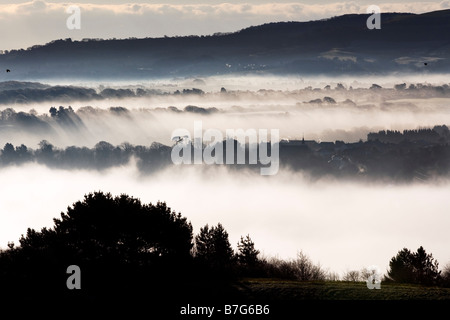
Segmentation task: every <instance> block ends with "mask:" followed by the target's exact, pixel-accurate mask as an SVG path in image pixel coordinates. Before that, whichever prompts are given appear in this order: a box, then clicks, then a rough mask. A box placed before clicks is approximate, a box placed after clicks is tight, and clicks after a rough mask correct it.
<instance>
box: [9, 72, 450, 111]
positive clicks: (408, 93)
mask: <svg viewBox="0 0 450 320" xmlns="http://www.w3.org/2000/svg"><path fill="white" fill-rule="evenodd" d="M196 80H197V81H196ZM196 80H194V81H193V85H197V84H199V83H200V84H205V82H204V81H203V80H200V79H196ZM218 89H219V88H218ZM313 91H314V92H323V93H324V94H330V93H335V94H340V95H341V94H343V93H346V92H347V93H353V94H356V93H360V94H364V93H367V94H371V95H374V94H379V95H380V96H382V97H385V96H387V97H389V98H393V97H397V98H399V99H401V98H406V97H408V98H412V97H418V98H421V97H427V98H431V97H448V96H449V95H450V86H449V85H448V84H442V85H433V84H422V83H411V84H409V85H407V84H406V83H402V84H396V85H394V88H383V87H382V86H380V85H378V84H375V83H374V84H372V85H371V87H370V88H368V89H365V88H352V86H349V87H347V86H345V85H343V84H342V83H338V84H337V85H336V86H335V87H334V88H332V87H331V86H330V85H326V86H324V87H323V88H313V87H311V86H308V87H305V88H303V89H300V88H299V89H298V90H292V91H286V92H280V91H278V90H270V89H261V90H258V91H247V92H243V91H227V90H226V89H225V88H224V87H222V88H220V91H219V90H218V91H212V92H205V91H203V90H202V89H200V88H195V87H194V88H183V89H181V88H180V89H176V90H174V91H163V90H160V89H153V88H145V87H137V88H109V87H105V86H103V85H102V86H100V87H99V88H98V89H94V88H89V87H81V86H72V85H69V86H64V85H57V86H51V85H47V84H42V83H39V82H21V81H5V82H0V104H27V103H35V102H36V103H37V102H52V101H55V102H58V103H63V102H66V103H72V102H73V101H93V102H95V101H102V100H108V99H124V98H142V97H153V96H183V95H198V96H203V95H205V96H208V95H217V94H219V93H220V94H221V95H224V96H229V97H236V96H239V95H242V96H245V97H246V98H252V97H253V98H258V97H261V95H264V96H270V95H276V94H277V95H284V96H286V97H289V96H293V95H301V94H302V93H305V94H310V93H311V92H313ZM304 103H306V104H324V105H336V104H337V101H336V98H333V97H330V96H324V98H323V99H320V98H315V99H313V100H310V101H305V102H304ZM342 104H344V105H356V104H355V103H354V102H353V101H351V100H350V99H347V100H345V101H343V102H342ZM386 106H388V107H392V104H390V103H386Z"/></svg>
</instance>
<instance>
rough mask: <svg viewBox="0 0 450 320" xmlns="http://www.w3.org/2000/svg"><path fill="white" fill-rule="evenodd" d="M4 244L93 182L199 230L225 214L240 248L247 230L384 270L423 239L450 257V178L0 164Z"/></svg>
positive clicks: (322, 257)
mask: <svg viewBox="0 0 450 320" xmlns="http://www.w3.org/2000/svg"><path fill="white" fill-rule="evenodd" d="M0 178H1V179H2V181H3V184H2V185H3V187H2V199H3V200H2V201H1V202H0V246H1V247H3V248H4V247H6V244H7V242H8V241H15V242H16V243H17V241H18V238H19V237H20V235H21V234H25V233H26V229H27V228H28V227H31V228H36V229H40V228H42V227H44V226H49V227H50V226H52V225H53V221H52V219H53V218H54V217H59V214H60V212H61V211H66V208H67V206H69V205H71V204H72V203H74V202H75V201H77V200H81V199H82V198H83V196H84V194H86V193H89V192H93V191H98V190H101V191H104V192H111V193H112V194H113V195H119V194H121V193H125V194H128V195H132V196H135V197H138V198H140V199H141V200H142V201H143V202H146V203H148V202H152V203H156V202H157V201H158V200H162V201H165V202H166V203H167V204H168V205H169V206H170V207H171V208H172V209H174V210H175V211H177V212H181V213H182V215H183V216H185V217H187V218H188V220H190V221H191V222H192V224H193V227H194V233H198V231H199V229H200V227H203V226H204V225H205V224H209V225H215V224H217V223H218V222H221V223H222V224H223V225H224V227H225V228H226V229H227V231H228V232H229V235H230V242H231V244H232V245H233V247H234V248H236V244H237V242H238V241H239V238H240V236H241V235H246V234H250V236H251V237H252V239H253V240H254V241H255V244H256V247H257V249H259V250H261V253H262V255H263V256H266V257H273V256H277V257H280V258H294V257H295V255H296V253H297V251H299V250H303V251H304V252H306V253H307V254H308V255H310V257H311V258H312V259H313V260H314V261H317V262H320V263H321V265H322V266H323V267H325V268H328V269H329V270H330V271H336V272H339V273H341V274H342V273H343V272H345V271H346V270H349V269H357V268H360V267H364V266H369V265H378V266H379V267H380V269H381V270H382V271H383V270H386V268H387V266H388V263H389V260H390V258H391V257H392V256H394V255H395V254H396V253H397V251H398V250H400V249H402V248H403V247H407V248H417V247H419V246H420V245H422V246H424V247H425V248H426V249H427V251H430V252H432V253H433V256H434V257H435V258H436V259H437V260H438V261H439V262H440V263H441V265H444V264H445V263H447V262H448V261H449V260H450V255H449V253H448V250H447V249H448V248H447V245H446V244H447V243H448V242H449V241H450V234H449V233H448V230H447V226H448V225H449V223H450V217H449V215H448V212H447V208H448V207H449V206H450V200H449V198H448V193H449V191H450V183H441V184H438V185H432V184H426V185H425V184H411V185H389V184H371V185H368V184H360V183H350V182H343V181H338V180H334V181H332V180H328V179H322V180H320V181H316V182H311V181H310V180H308V179H305V178H304V177H303V176H302V175H301V173H298V172H297V173H295V172H287V171H284V172H281V173H279V174H278V175H275V176H269V177H267V176H265V177H263V176H259V175H255V174H251V173H246V172H245V171H240V172H236V171H230V170H228V169H227V168H226V167H217V166H213V167H207V168H205V167H198V166H194V165H191V166H178V167H173V168H170V169H167V170H165V171H161V172H159V173H158V174H156V175H153V176H147V177H145V176H142V175H141V174H140V173H139V171H138V170H137V168H136V166H135V164H133V163H131V164H129V165H127V166H123V167H116V168H113V169H111V170H108V171H106V172H101V173H100V172H98V171H88V170H72V171H68V170H55V169H49V168H47V167H44V166H41V165H38V164H29V165H24V166H17V167H9V168H4V169H2V170H0Z"/></svg>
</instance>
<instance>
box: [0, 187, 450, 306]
mask: <svg viewBox="0 0 450 320" xmlns="http://www.w3.org/2000/svg"><path fill="white" fill-rule="evenodd" d="M69 266H77V267H78V268H79V269H80V270H81V273H79V274H78V276H79V278H78V281H77V282H78V283H77V288H78V289H73V287H72V286H70V283H69V281H68V278H69V275H68V273H67V268H68V267H69ZM370 275H373V273H371V272H370V271H368V273H366V274H365V276H370ZM243 277H244V278H248V277H255V278H276V279H290V280H298V281H325V280H328V281H330V280H340V279H339V276H338V275H336V273H330V272H328V271H327V270H325V269H323V268H322V267H321V266H320V265H319V264H315V263H313V262H312V261H311V259H310V258H309V257H308V256H307V255H306V254H304V253H303V252H302V251H300V252H299V253H298V256H297V258H296V259H293V260H290V261H287V260H281V259H276V258H272V259H268V258H264V257H261V255H260V252H259V251H258V250H257V249H256V247H255V244H254V242H253V241H252V239H251V238H250V236H249V235H247V236H245V237H241V239H240V241H239V242H238V244H237V250H236V251H235V250H234V249H233V248H232V246H231V244H230V242H229V237H228V233H227V231H226V230H225V228H224V227H223V226H222V225H221V224H220V223H219V224H217V225H216V226H209V225H205V226H204V227H202V228H201V229H200V231H199V233H198V234H196V235H195V236H194V234H193V227H192V225H191V223H190V222H189V221H188V220H187V219H186V218H185V217H183V216H182V215H181V214H180V213H176V212H175V211H173V210H172V209H171V208H170V207H168V206H167V205H166V203H164V202H158V203H157V204H155V205H154V204H151V203H150V204H143V203H141V201H140V200H139V199H137V198H133V197H130V196H128V195H125V194H122V195H120V196H115V197H113V196H112V195H111V194H109V193H103V192H95V193H90V194H87V195H86V196H85V197H84V200H83V201H77V202H76V203H74V204H73V205H72V206H70V207H68V208H67V212H65V213H61V216H60V218H55V219H54V225H53V227H51V228H47V227H45V228H42V229H41V230H40V231H38V230H35V229H30V228H29V229H28V230H27V232H26V234H25V235H22V237H21V238H20V240H19V245H17V246H16V244H15V243H13V242H10V243H8V248H7V249H4V250H2V251H0V281H1V283H2V286H1V287H0V295H1V297H2V301H4V302H7V301H8V299H9V300H13V299H17V298H18V297H19V298H20V301H21V303H24V304H25V303H28V302H48V301H52V303H62V302H70V303H71V304H72V305H73V303H76V302H88V303H91V302H93V303H99V302H109V303H114V302H119V303H124V302H134V303H137V304H139V303H144V302H147V303H148V302H149V301H151V302H153V303H158V301H159V302H164V301H166V299H167V301H177V302H179V301H181V300H183V299H189V301H190V303H194V302H195V301H197V300H196V299H201V300H200V301H201V302H203V303H205V302H208V301H212V302H217V298H220V297H224V296H227V297H231V296H232V297H233V299H239V298H240V297H242V296H241V295H240V292H239V290H237V291H236V288H235V287H233V285H232V284H233V282H234V281H235V280H237V279H241V278H243ZM388 279H389V281H395V282H399V283H417V284H422V285H441V286H448V285H450V281H449V280H450V268H448V267H447V268H446V269H445V270H444V273H443V274H441V271H439V270H438V263H437V261H435V260H434V259H433V257H432V255H431V254H427V253H426V252H425V250H424V249H423V248H422V247H420V248H419V249H418V250H417V252H416V253H412V252H410V251H409V250H407V249H403V250H402V251H399V253H398V254H397V256H395V257H393V258H392V259H391V261H390V270H389V272H388V275H387V276H386V278H384V279H383V281H388ZM343 280H344V281H367V280H368V279H363V278H358V279H355V278H354V279H351V278H346V276H344V278H343ZM247 298H248V297H247Z"/></svg>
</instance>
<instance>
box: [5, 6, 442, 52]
mask: <svg viewBox="0 0 450 320" xmlns="http://www.w3.org/2000/svg"><path fill="white" fill-rule="evenodd" d="M78 5H79V6H80V8H81V30H68V29H67V27H66V20H67V18H68V17H69V15H68V14H67V13H66V11H65V9H66V8H67V6H68V4H63V3H53V2H48V1H44V0H34V1H30V2H24V3H20V4H2V5H0V37H1V38H2V48H0V49H11V48H26V47H29V46H32V45H34V44H42V43H45V42H48V41H51V40H54V39H60V38H68V37H70V38H73V39H81V38H113V37H116V38H127V37H161V36H164V35H169V36H174V35H191V34H203V35H205V34H212V33H214V32H231V31H237V30H239V29H242V28H245V27H248V26H251V25H258V24H263V23H268V22H277V21H293V20H294V21H308V20H316V19H323V18H329V17H332V16H337V15H342V14H347V13H365V11H366V8H367V5H364V4H358V3H357V2H354V1H348V2H336V3H328V4H303V3H275V2H274V3H259V4H258V3H216V4H150V3H141V2H138V3H127V4H94V3H82V4H81V3H80V4H78ZM379 6H380V8H381V11H382V12H392V11H395V12H414V13H423V12H427V11H433V10H442V9H446V8H450V1H448V0H445V1H442V2H414V3H403V2H398V3H384V4H379ZM11 30H13V32H11Z"/></svg>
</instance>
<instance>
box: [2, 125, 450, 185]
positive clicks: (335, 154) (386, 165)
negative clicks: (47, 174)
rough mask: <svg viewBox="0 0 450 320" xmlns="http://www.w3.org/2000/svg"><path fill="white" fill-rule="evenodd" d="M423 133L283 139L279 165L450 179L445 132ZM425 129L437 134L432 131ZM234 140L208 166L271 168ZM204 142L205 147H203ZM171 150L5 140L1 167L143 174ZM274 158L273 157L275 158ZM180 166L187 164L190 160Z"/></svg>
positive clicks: (322, 172)
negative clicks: (349, 139) (230, 156)
mask: <svg viewBox="0 0 450 320" xmlns="http://www.w3.org/2000/svg"><path fill="white" fill-rule="evenodd" d="M419 131H420V130H419ZM424 132H425V138H426V139H422V138H423V135H424V134H423V133H419V134H417V135H416V133H411V136H412V137H421V138H420V139H417V140H415V139H410V138H411V137H409V138H405V136H404V135H401V136H402V137H403V138H402V139H401V141H400V142H398V143H389V142H382V141H380V139H376V140H369V141H366V142H362V141H360V142H357V143H344V142H342V141H336V142H321V143H318V142H316V141H281V142H280V143H279V170H292V171H296V172H302V173H303V174H304V175H305V177H307V178H310V179H312V180H316V179H320V178H324V177H336V178H345V179H354V180H358V181H385V180H386V181H394V182H411V181H426V180H430V181H432V180H433V179H435V178H439V179H441V178H444V179H445V178H448V177H449V175H450V146H449V144H448V142H447V140H444V141H445V142H442V140H441V139H442V136H439V138H435V137H436V135H435V131H428V130H425V131H424ZM427 132H433V133H431V134H430V135H428V134H427ZM408 135H409V134H407V137H408ZM430 137H431V138H430ZM428 138H430V139H428ZM408 139H410V140H408ZM219 144H220V142H219ZM230 145H232V146H233V152H234V162H233V163H231V164H226V163H227V162H226V157H227V141H223V142H222V150H223V163H224V164H220V165H219V164H214V165H207V164H204V165H205V166H226V167H227V168H229V169H232V170H251V171H255V172H257V173H259V172H260V168H262V167H267V165H262V164H261V162H260V161H259V160H260V159H258V161H257V163H256V164H250V162H249V156H250V149H249V145H248V144H246V145H244V144H241V143H239V142H238V141H236V140H234V144H230ZM205 147H206V146H203V149H202V151H204V148H205ZM259 147H261V145H259ZM267 148H268V150H269V153H270V152H271V151H270V150H271V149H270V148H271V146H270V144H269V143H268V146H267ZM190 149H191V163H194V162H193V157H194V154H195V153H194V151H193V145H192V144H191V145H190ZM241 150H242V152H243V153H244V155H245V162H244V164H238V162H237V159H236V157H237V154H238V152H241ZM259 150H261V148H259ZM228 151H229V150H228ZM171 153H172V147H171V146H167V145H163V144H160V143H157V142H154V143H152V144H151V145H150V146H143V145H132V144H130V143H126V142H125V143H122V144H120V145H116V146H114V145H112V144H110V143H108V142H106V141H100V142H98V143H97V144H96V145H95V146H94V147H92V148H88V147H79V146H69V147H66V148H57V147H55V146H54V145H53V144H51V143H50V142H49V141H47V140H42V141H41V142H40V143H39V147H38V148H37V149H31V148H29V147H27V146H26V145H24V144H21V145H18V146H14V145H13V144H11V143H6V144H5V145H4V146H3V148H2V149H0V167H8V166H12V165H22V164H26V163H38V164H42V165H45V166H48V167H49V168H58V169H66V170H71V169H87V170H105V169H110V168H113V167H118V166H124V165H128V164H129V163H130V161H131V160H132V159H134V160H135V163H136V166H137V168H138V170H139V171H140V172H141V173H142V174H152V173H155V172H157V171H159V170H163V169H165V168H168V167H170V166H174V164H173V162H172V158H171ZM274 160H275V159H274V158H273V157H272V160H271V161H274ZM180 166H188V164H181V165H180Z"/></svg>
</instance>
